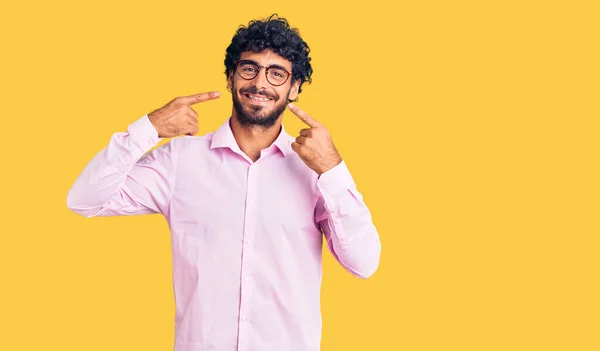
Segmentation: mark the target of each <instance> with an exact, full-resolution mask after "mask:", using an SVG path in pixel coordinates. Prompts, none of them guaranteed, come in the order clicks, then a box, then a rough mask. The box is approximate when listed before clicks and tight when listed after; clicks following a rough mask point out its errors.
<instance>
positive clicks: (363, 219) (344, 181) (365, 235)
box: [315, 161, 381, 279]
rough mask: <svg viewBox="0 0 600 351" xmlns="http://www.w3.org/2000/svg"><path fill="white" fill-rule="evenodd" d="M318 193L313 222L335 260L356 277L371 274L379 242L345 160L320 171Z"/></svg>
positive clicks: (376, 258)
mask: <svg viewBox="0 0 600 351" xmlns="http://www.w3.org/2000/svg"><path fill="white" fill-rule="evenodd" d="M317 186H318V188H319V190H320V193H321V196H320V197H319V199H318V201H317V206H316V210H315V221H316V222H317V223H318V224H319V226H320V227H321V229H322V230H323V233H324V235H325V238H326V240H327V247H328V248H329V251H330V252H331V253H332V254H333V256H334V257H335V259H336V260H337V261H338V262H339V263H340V264H341V265H342V266H343V267H344V268H345V269H346V270H347V271H348V272H350V273H352V274H353V275H355V276H357V277H359V278H363V279H365V278H368V277H370V276H371V275H372V274H373V273H375V271H376V270H377V268H378V267H379V259H380V255H381V242H380V239H379V234H378V233H377V230H376V228H375V225H374V224H373V221H372V218H371V213H370V212H369V209H368V208H367V206H366V204H365V203H364V201H363V197H362V195H361V194H360V193H359V192H358V190H357V189H356V185H355V183H354V180H353V179H352V176H351V174H350V172H349V171H348V168H347V166H346V164H345V163H344V161H342V162H341V163H340V164H338V165H337V166H335V167H334V168H332V169H330V170H328V171H327V172H325V173H323V174H321V176H320V177H319V179H318V181H317Z"/></svg>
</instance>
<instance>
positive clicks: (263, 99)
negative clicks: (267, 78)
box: [248, 95, 271, 101]
mask: <svg viewBox="0 0 600 351" xmlns="http://www.w3.org/2000/svg"><path fill="white" fill-rule="evenodd" d="M248 97H250V99H252V100H256V101H269V100H271V99H269V98H263V97H257V96H254V95H248Z"/></svg>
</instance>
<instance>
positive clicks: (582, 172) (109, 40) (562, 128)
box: [0, 0, 600, 351]
mask: <svg viewBox="0 0 600 351" xmlns="http://www.w3.org/2000/svg"><path fill="white" fill-rule="evenodd" d="M594 3H595V2H592V1H590V2H582V1H562V2H561V1H536V2H532V1H404V2H396V4H395V5H392V2H391V1H389V2H388V1H377V0H374V1H368V2H357V3H355V4H353V5H351V4H349V3H342V2H338V3H333V2H326V1H295V2H289V1H279V2H264V1H243V2H232V1H217V2H206V1H187V2H184V1H170V2H166V1H164V2H143V1H136V2H123V1H115V0H110V1H93V2H84V1H32V2H19V3H17V2H16V1H14V2H12V3H7V2H4V3H3V4H2V5H0V29H1V31H0V36H1V46H0V49H1V54H0V61H1V64H0V70H1V75H0V86H1V89H2V90H1V94H0V99H1V105H0V131H1V133H2V141H3V144H2V148H1V151H0V152H1V154H0V157H1V158H0V161H1V166H0V167H1V168H2V172H1V177H2V180H1V183H0V186H1V189H0V190H1V194H2V201H1V202H0V206H2V207H1V212H0V213H1V215H2V224H1V227H0V228H1V229H0V230H1V236H0V272H1V275H0V284H1V285H0V294H1V296H0V297H1V298H0V350H3V351H4V350H6V351H17V350H19V351H20V350H61V351H69V350H86V351H87V350H90V351H95V350H102V351H107V350H111V351H119V350H145V351H167V350H171V349H172V347H173V337H174V336H173V326H174V325H173V324H174V322H173V319H174V301H173V291H172V283H171V278H172V276H171V251H170V250H171V247H170V240H169V232H168V227H167V225H166V223H165V221H164V219H163V218H162V217H160V216H157V215H155V216H134V217H108V218H94V219H86V218H83V217H80V216H78V215H76V214H74V213H71V212H69V210H68V209H67V207H66V195H67V191H68V190H69V188H70V187H71V185H72V183H73V182H74V181H75V179H76V178H77V176H78V175H79V173H80V172H81V171H82V170H83V168H84V166H85V165H86V164H87V162H88V161H89V160H91V158H92V157H93V156H94V155H95V154H96V153H97V152H98V151H100V149H102V148H103V147H104V146H105V145H106V144H107V143H108V141H109V138H110V136H111V135H112V133H114V132H120V131H124V130H126V128H127V125H128V124H129V123H131V122H133V121H135V120H136V119H138V118H139V117H141V116H143V115H144V114H146V113H148V112H150V111H151V110H153V109H155V108H158V107H161V106H162V105H164V104H165V103H166V102H168V101H169V100H170V99H172V98H174V97H176V96H180V95H187V94H193V93H196V92H204V91H210V90H220V91H221V92H222V93H223V94H224V96H223V97H222V98H221V99H220V100H218V101H213V102H210V103H206V104H202V105H197V106H196V107H195V109H196V111H198V113H199V115H200V117H199V119H200V123H201V128H200V134H204V133H207V132H211V131H214V130H215V129H216V128H217V127H218V126H219V125H220V124H221V123H222V122H223V121H224V120H225V118H227V117H228V116H229V113H230V112H231V100H230V95H229V94H228V92H227V91H226V81H225V75H224V73H223V71H224V66H223V59H224V53H225V48H226V47H227V45H228V44H229V42H230V40H231V37H232V36H233V34H234V32H235V30H236V28H237V27H238V26H239V25H241V24H247V23H248V21H249V20H251V19H253V18H260V17H265V16H268V15H269V14H271V13H278V14H279V15H281V16H283V17H285V18H287V19H288V20H289V21H290V23H291V24H292V26H293V27H297V28H299V29H300V33H301V35H302V36H303V37H304V39H305V40H306V41H307V42H308V44H309V45H310V47H311V49H312V54H311V56H312V58H313V61H312V62H313V67H314V75H313V84H312V85H307V86H305V89H304V91H303V92H302V94H301V95H300V99H299V101H298V103H297V104H298V105H299V106H300V107H301V108H303V109H304V110H306V111H307V112H309V113H310V114H312V115H313V117H314V118H315V119H317V120H319V121H320V122H322V123H323V124H325V126H327V127H328V128H329V130H330V131H331V134H332V136H333V138H334V141H335V143H336V145H337V146H338V149H339V150H340V152H341V154H342V156H343V158H344V159H345V160H346V162H347V164H348V166H349V168H350V170H351V172H352V174H353V176H354V178H355V180H356V182H357V185H358V188H359V190H360V191H361V193H362V194H363V195H364V199H365V201H366V202H367V205H369V208H370V210H371V212H372V214H373V219H374V222H375V225H376V226H377V228H378V230H379V233H380V236H381V240H382V258H381V266H380V269H379V271H378V272H377V273H376V274H375V275H374V276H373V277H372V278H370V279H368V280H360V279H357V278H354V277H352V276H351V275H350V274H349V273H347V272H345V271H344V270H343V269H342V268H341V267H340V266H339V265H338V264H337V263H336V262H335V261H334V260H333V258H332V257H331V255H330V254H329V253H328V252H325V254H324V256H325V260H324V280H323V289H322V311H323V324H324V325H323V342H322V345H323V351H346V350H348V351H355V350H356V351H358V350H360V351H370V350H383V351H387V350H406V351H421V350H436V351H437V350H441V351H444V350H457V351H467V350H469V351H470V350H473V351H481V350H483V351H485V350H544V351H546V350H576V351H584V350H590V351H591V350H600V317H599V316H600V304H599V293H600V288H599V283H598V278H599V273H600V259H599V256H600V255H599V254H598V252H599V251H600V238H599V235H600V221H599V218H600V216H599V210H600V188H599V186H598V184H599V181H600V174H599V173H600V172H599V167H598V162H599V157H598V156H599V153H598V151H599V150H600V148H599V142H598V140H599V138H598V134H599V131H600V130H599V128H598V127H599V118H600V109H599V97H600V95H599V93H600V89H599V81H600V80H599V78H600V77H599V69H598V63H599V62H600V57H599V55H598V45H599V33H600V28H599V25H598V23H599V21H598V18H599V15H600V12H599V11H598V7H597V6H596V5H595V4H594ZM596 4H597V2H596ZM284 123H285V125H286V129H288V131H289V132H290V133H292V134H294V133H297V132H298V131H299V129H301V128H302V124H301V123H300V121H299V120H298V119H297V118H295V117H294V116H293V115H291V114H290V113H289V112H286V115H285V116H284ZM282 351H285V350H282Z"/></svg>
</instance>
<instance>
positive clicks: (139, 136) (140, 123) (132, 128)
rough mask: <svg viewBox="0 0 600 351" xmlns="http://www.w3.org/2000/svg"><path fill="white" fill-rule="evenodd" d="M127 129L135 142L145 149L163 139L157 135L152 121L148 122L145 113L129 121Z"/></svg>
mask: <svg viewBox="0 0 600 351" xmlns="http://www.w3.org/2000/svg"><path fill="white" fill-rule="evenodd" d="M127 131H128V132H129V134H130V135H131V138H132V139H133V140H134V141H135V143H136V144H137V145H139V146H140V147H141V148H143V149H146V150H147V149H150V148H151V147H153V146H155V145H156V144H158V143H159V142H160V141H161V140H162V139H163V138H159V137H158V131H157V130H156V128H154V125H153V124H152V122H150V119H149V118H148V115H147V114H146V115H144V116H143V117H142V118H140V119H138V120H137V121H135V122H133V123H131V124H130V125H129V127H128V128H127Z"/></svg>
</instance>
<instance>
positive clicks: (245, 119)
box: [231, 87, 290, 128]
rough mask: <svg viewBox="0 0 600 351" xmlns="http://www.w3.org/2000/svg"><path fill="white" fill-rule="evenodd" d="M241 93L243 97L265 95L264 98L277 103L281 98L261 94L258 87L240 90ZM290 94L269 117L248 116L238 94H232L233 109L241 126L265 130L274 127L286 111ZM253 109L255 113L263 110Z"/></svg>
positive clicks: (256, 107)
mask: <svg viewBox="0 0 600 351" xmlns="http://www.w3.org/2000/svg"><path fill="white" fill-rule="evenodd" d="M239 93H240V95H242V94H244V93H248V94H255V95H263V96H267V97H269V98H272V99H274V100H275V101H277V100H278V98H279V96H270V95H266V94H264V93H262V92H259V91H258V89H256V87H250V88H248V89H244V90H240V92H239ZM289 93H290V92H288V94H287V96H286V98H285V100H284V101H283V103H282V104H281V105H275V108H274V109H273V112H271V113H269V114H268V115H266V116H263V117H258V116H256V115H249V114H247V113H246V112H245V111H244V108H243V107H242V103H241V102H240V100H239V99H238V94H236V93H233V94H231V96H232V97H233V107H234V108H235V111H236V112H237V119H238V121H239V122H240V124H241V125H245V126H259V127H263V128H269V127H272V126H273V125H275V122H277V119H278V118H279V116H280V115H281V114H282V113H283V111H285V108H286V105H287V101H288V97H289V95H290V94H289ZM251 108H252V110H253V112H254V113H258V112H260V111H261V110H262V109H263V107H262V106H252V107H251Z"/></svg>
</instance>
